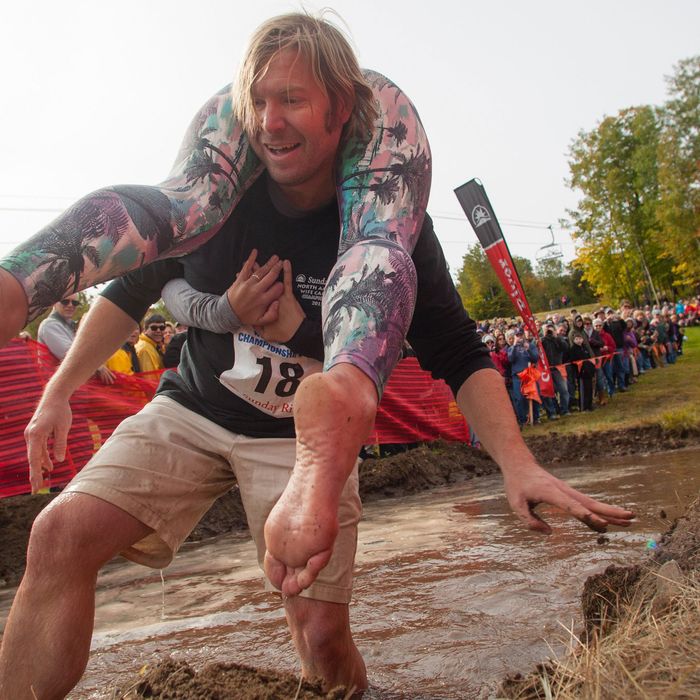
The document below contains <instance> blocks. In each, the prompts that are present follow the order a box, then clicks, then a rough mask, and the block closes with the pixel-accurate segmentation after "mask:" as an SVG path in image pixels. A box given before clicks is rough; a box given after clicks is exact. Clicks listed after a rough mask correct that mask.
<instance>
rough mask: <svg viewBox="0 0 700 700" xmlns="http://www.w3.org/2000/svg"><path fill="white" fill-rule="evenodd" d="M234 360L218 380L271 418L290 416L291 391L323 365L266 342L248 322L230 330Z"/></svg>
mask: <svg viewBox="0 0 700 700" xmlns="http://www.w3.org/2000/svg"><path fill="white" fill-rule="evenodd" d="M233 349H234V352H235V359H234V364H233V367H232V368H231V369H227V370H226V371H225V372H222V373H221V376H220V377H219V381H220V382H221V383H222V384H223V385H224V386H225V387H226V388H227V389H229V391H232V392H233V393H234V394H236V396H238V397H240V398H241V399H243V400H244V401H247V402H248V403H249V404H250V405H251V406H255V408H257V409H258V410H259V411H262V412H263V413H267V414H268V415H270V416H274V417H275V418H291V417H292V413H293V410H294V394H295V393H296V390H297V389H298V387H299V383H300V382H301V380H302V379H303V378H304V377H307V376H308V375H310V374H314V373H315V372H320V371H321V370H322V369H323V364H322V363H321V362H319V361H318V360H314V359H312V358H310V357H304V356H303V355H297V354H296V353H294V352H292V351H291V350H290V349H289V348H288V347H287V346H286V345H280V344H278V343H272V342H268V341H267V340H265V339H264V338H261V337H260V336H259V335H258V334H257V333H256V332H255V331H254V330H253V328H251V327H250V326H243V327H242V328H239V329H238V330H237V331H235V332H234V333H233Z"/></svg>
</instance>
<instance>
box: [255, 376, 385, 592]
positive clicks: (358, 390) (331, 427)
mask: <svg viewBox="0 0 700 700" xmlns="http://www.w3.org/2000/svg"><path fill="white" fill-rule="evenodd" d="M376 410H377V390H376V388H375V386H374V383H373V382H372V381H371V380H370V379H369V377H367V375H366V374H364V373H363V372H361V371H360V370H359V369H357V368H356V367H354V366H353V365H350V364H340V365H336V366H335V367H332V368H331V369H330V370H329V371H328V372H324V373H322V374H314V375H312V376H310V377H309V378H308V379H306V380H304V381H303V382H302V383H301V386H300V387H299V390H298V391H297V393H296V397H295V399H294V424H295V429H296V434H297V449H296V463H295V465H294V469H293V471H292V475H291V477H290V479H289V483H288V484H287V487H286V488H285V490H284V492H283V493H282V496H281V497H280V499H279V500H278V501H277V503H276V504H275V506H274V508H273V509H272V511H271V513H270V515H269V517H268V518H267V521H266V523H265V544H266V546H267V553H266V555H265V573H266V575H267V577H268V578H269V580H270V581H271V582H272V584H273V585H274V586H275V587H277V588H279V589H280V590H281V591H282V593H283V594H284V595H287V596H290V595H297V594H298V593H299V592H300V591H302V590H304V589H305V588H308V587H309V586H310V585H311V584H312V583H313V581H314V580H315V579H316V577H317V576H318V573H319V571H320V570H321V569H322V568H323V567H324V566H325V565H326V564H327V563H328V561H329V559H330V557H331V554H332V552H333V543H334V541H335V538H336V536H337V534H338V505H339V503H340V496H341V493H342V491H343V488H344V486H345V482H346V481H347V479H348V476H349V475H350V473H351V472H352V470H353V468H354V466H355V462H356V461H357V456H358V454H359V452H360V448H361V447H362V444H363V442H364V441H365V440H366V438H367V436H368V434H369V431H370V430H371V428H372V422H373V421H374V416H375V413H376Z"/></svg>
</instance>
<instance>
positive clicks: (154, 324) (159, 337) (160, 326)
mask: <svg viewBox="0 0 700 700" xmlns="http://www.w3.org/2000/svg"><path fill="white" fill-rule="evenodd" d="M163 331H165V322H164V321H151V322H150V323H149V324H148V325H147V326H146V327H145V328H144V329H143V333H144V335H147V336H148V337H149V338H150V339H151V340H152V341H153V342H154V343H162V342H163Z"/></svg>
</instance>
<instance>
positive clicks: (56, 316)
mask: <svg viewBox="0 0 700 700" xmlns="http://www.w3.org/2000/svg"><path fill="white" fill-rule="evenodd" d="M79 306H80V299H78V295H77V294H71V295H69V296H67V297H64V298H63V299H61V301H57V302H56V303H55V304H54V305H53V311H52V312H51V313H50V314H49V315H48V316H47V317H46V318H45V319H44V320H43V321H42V322H41V323H40V324H39V330H38V332H37V340H38V341H39V342H40V343H43V344H44V345H46V347H47V348H48V349H49V350H50V351H51V354H52V355H53V356H54V357H55V358H56V359H57V360H59V362H60V361H61V360H63V358H64V357H65V356H66V355H67V354H68V349H69V348H70V346H71V345H72V344H73V340H74V339H75V330H76V327H77V325H78V324H77V323H76V322H75V321H74V320H73V316H74V315H75V312H76V311H77V310H78V307H79ZM95 376H96V377H97V378H98V379H99V380H100V381H101V382H102V383H103V384H113V383H114V375H113V374H112V372H110V370H108V369H107V367H105V366H104V365H102V366H100V367H98V368H97V370H96V372H95Z"/></svg>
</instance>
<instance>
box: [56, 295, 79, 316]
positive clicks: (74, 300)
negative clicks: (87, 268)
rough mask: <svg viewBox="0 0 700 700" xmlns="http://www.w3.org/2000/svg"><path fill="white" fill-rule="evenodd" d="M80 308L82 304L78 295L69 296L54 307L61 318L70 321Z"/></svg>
mask: <svg viewBox="0 0 700 700" xmlns="http://www.w3.org/2000/svg"><path fill="white" fill-rule="evenodd" d="M78 306H80V302H79V301H78V295H77V294H69V295H68V296H67V297H63V299H61V301H59V302H56V303H55V304H54V305H53V308H54V310H55V311H57V312H58V313H59V314H60V315H61V316H63V318H65V319H66V320H67V321H69V320H70V319H71V318H73V314H75V312H76V310H77V308H78Z"/></svg>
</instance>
